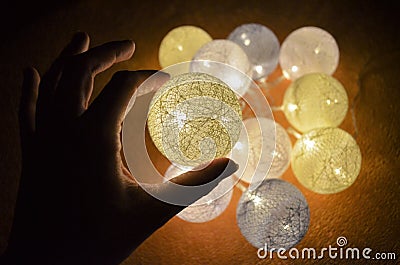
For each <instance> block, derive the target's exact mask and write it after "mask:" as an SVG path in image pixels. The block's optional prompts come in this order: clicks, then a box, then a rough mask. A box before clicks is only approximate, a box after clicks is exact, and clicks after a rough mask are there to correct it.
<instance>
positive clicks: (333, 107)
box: [282, 73, 349, 132]
mask: <svg viewBox="0 0 400 265" xmlns="http://www.w3.org/2000/svg"><path fill="white" fill-rule="evenodd" d="M348 104H349V102H348V98H347V93H346V90H345V89H344V87H343V86H342V84H341V83H340V82H339V81H338V80H336V79H335V78H333V77H332V76H329V75H327V74H322V73H313V74H307V75H304V76H302V77H300V78H298V79H296V80H295V81H294V82H293V83H291V84H290V86H289V87H288V89H287V90H286V92H285V96H284V98H283V105H282V107H283V111H284V113H285V116H286V118H287V119H288V121H289V122H290V124H291V125H292V126H293V127H295V128H296V129H297V130H299V131H301V132H307V131H309V130H312V129H315V128H320V127H336V126H338V125H339V124H340V123H341V122H342V121H343V119H344V118H345V116H346V113H347V109H348Z"/></svg>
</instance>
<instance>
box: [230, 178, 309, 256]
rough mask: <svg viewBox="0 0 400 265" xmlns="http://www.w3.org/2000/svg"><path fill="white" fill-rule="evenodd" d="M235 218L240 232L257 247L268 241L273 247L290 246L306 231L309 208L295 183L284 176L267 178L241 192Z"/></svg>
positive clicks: (268, 245) (298, 240) (287, 247)
mask: <svg viewBox="0 0 400 265" xmlns="http://www.w3.org/2000/svg"><path fill="white" fill-rule="evenodd" d="M236 219H237V224H238V226H239V228H240V232H241V233H242V235H243V236H244V237H245V238H246V240H247V241H248V242H249V243H250V244H252V245H253V246H254V247H256V248H264V246H265V244H267V247H268V249H270V250H271V249H272V248H274V249H275V250H278V249H279V248H284V249H286V250H287V249H289V248H291V247H293V246H295V245H296V244H297V243H299V242H300V241H301V239H302V238H303V237H304V236H305V234H306V233H307V230H308V226H309V222H310V211H309V208H308V203H307V201H306V199H305V198H304V196H303V194H302V193H301V192H300V191H299V190H298V189H297V188H296V187H295V186H293V185H292V184H290V183H288V182H286V181H283V180H281V179H265V180H264V181H263V182H262V183H261V185H259V186H258V187H257V188H256V189H254V190H247V191H245V192H244V193H243V194H242V196H241V198H240V200H239V204H238V207H237V210H236Z"/></svg>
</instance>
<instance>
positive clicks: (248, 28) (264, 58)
mask: <svg viewBox="0 0 400 265" xmlns="http://www.w3.org/2000/svg"><path fill="white" fill-rule="evenodd" d="M228 39H229V40H231V41H233V42H235V43H237V44H238V45H239V46H240V47H241V48H242V49H243V51H244V52H245V53H246V54H247V57H248V58H249V60H250V63H251V65H252V69H253V78H254V79H260V78H263V77H267V75H268V74H270V73H271V72H272V71H274V70H275V68H276V66H277V64H278V58H279V46H280V45H279V41H278V38H277V37H276V35H275V34H274V33H273V32H272V31H271V30H270V29H269V28H267V27H265V26H263V25H260V24H256V23H251V24H245V25H241V26H239V27H237V28H235V30H234V31H232V32H231V33H230V34H229V36H228Z"/></svg>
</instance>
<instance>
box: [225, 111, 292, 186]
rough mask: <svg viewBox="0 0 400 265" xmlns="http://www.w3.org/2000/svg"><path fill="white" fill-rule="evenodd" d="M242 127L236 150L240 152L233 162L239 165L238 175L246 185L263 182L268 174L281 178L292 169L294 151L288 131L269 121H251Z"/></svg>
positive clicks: (261, 119)
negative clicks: (289, 167)
mask: <svg viewBox="0 0 400 265" xmlns="http://www.w3.org/2000/svg"><path fill="white" fill-rule="evenodd" d="M243 124H244V126H245V127H244V128H243V129H242V131H241V133H240V136H239V140H238V142H237V144H236V145H235V147H234V150H235V151H236V150H237V151H236V152H232V159H233V160H235V162H236V163H238V164H239V170H238V171H237V173H236V174H235V175H236V176H237V177H240V179H241V180H242V181H244V182H246V183H250V182H252V181H253V182H259V181H261V180H262V179H264V177H265V174H266V173H267V172H268V177H269V178H279V177H281V176H282V174H283V173H284V172H285V171H286V169H287V168H288V166H289V163H290V154H291V151H292V142H291V141H290V138H289V135H288V134H287V132H286V130H285V129H284V128H283V127H282V126H281V125H279V124H278V123H275V122H274V121H273V120H271V119H267V118H258V119H256V118H249V119H245V120H244V121H243ZM260 128H262V130H263V131H261V129H260ZM246 131H247V134H246ZM271 134H275V137H271Z"/></svg>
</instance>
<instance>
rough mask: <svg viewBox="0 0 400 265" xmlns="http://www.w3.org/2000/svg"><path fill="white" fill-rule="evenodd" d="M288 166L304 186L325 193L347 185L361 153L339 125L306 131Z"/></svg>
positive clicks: (359, 160) (358, 169) (356, 171)
mask: <svg viewBox="0 0 400 265" xmlns="http://www.w3.org/2000/svg"><path fill="white" fill-rule="evenodd" d="M292 169H293V172H294V174H295V176H296V177H297V179H298V180H299V181H300V183H301V184H303V185H304V186H305V187H307V188H309V189H310V190H312V191H315V192H318V193H322V194H328V193H337V192H340V191H342V190H344V189H347V188H348V187H350V185H351V184H353V182H354V181H355V180H356V178H357V177H358V174H359V173H360V169H361V152H360V148H359V147H358V145H357V143H356V141H355V140H354V139H353V137H352V136H351V135H350V134H348V133H347V132H345V131H343V130H341V129H339V128H323V129H315V130H312V131H309V132H308V133H306V134H303V136H302V137H301V138H300V139H299V140H298V141H297V142H296V144H295V145H294V147H293V153H292Z"/></svg>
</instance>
